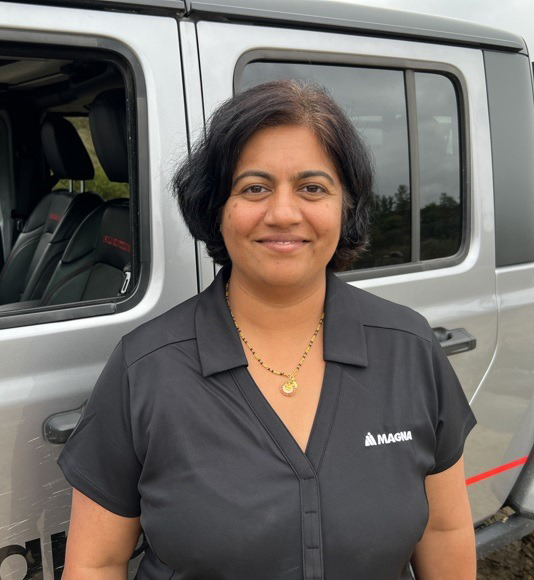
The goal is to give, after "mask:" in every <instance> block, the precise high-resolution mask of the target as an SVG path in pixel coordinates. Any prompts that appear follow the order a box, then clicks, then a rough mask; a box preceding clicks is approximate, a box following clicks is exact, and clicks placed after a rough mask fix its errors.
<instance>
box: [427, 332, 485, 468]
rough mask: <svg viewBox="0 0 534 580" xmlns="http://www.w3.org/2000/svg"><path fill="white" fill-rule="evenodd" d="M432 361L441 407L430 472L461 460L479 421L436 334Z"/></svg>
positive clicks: (433, 341)
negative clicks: (465, 446) (466, 441)
mask: <svg viewBox="0 0 534 580" xmlns="http://www.w3.org/2000/svg"><path fill="white" fill-rule="evenodd" d="M432 364H433V370H434V380H435V388H436V401H437V405H438V409H437V424H436V429H435V431H436V449H435V454H434V458H435V465H434V467H433V468H432V469H431V470H430V471H429V472H428V475H433V474H435V473H439V472H441V471H445V469H448V468H449V467H451V466H452V465H454V464H455V463H456V462H457V461H458V460H459V459H460V457H461V455H462V453H463V450H464V444H465V440H466V439H467V436H468V435H469V432H470V431H471V429H472V428H473V427H474V426H475V425H476V423H477V420H476V418H475V415H474V413H473V411H472V410H471V407H470V406H469V402H468V401H467V398H466V396H465V393H464V391H463V389H462V386H461V384H460V381H459V380H458V377H457V376H456V373H455V372H454V369H453V368H452V366H451V363H450V362H449V359H448V358H447V355H446V354H445V352H444V351H443V348H442V346H441V345H440V343H439V340H438V339H437V338H436V337H435V336H434V333H432Z"/></svg>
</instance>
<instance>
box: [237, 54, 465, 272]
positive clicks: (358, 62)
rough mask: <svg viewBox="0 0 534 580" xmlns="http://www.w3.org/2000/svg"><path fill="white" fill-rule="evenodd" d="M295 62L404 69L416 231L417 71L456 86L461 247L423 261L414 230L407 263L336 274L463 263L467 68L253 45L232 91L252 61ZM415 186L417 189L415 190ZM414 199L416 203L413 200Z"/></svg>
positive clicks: (243, 58)
mask: <svg viewBox="0 0 534 580" xmlns="http://www.w3.org/2000/svg"><path fill="white" fill-rule="evenodd" d="M258 61H263V62H270V63H275V62H291V63H295V64H312V65H313V64H320V65H325V64H330V65H337V66H358V67H369V68H385V69H390V70H400V71H402V72H403V73H404V79H405V87H406V102H407V113H408V147H409V155H410V157H409V171H410V191H411V199H412V204H411V206H412V224H411V227H412V234H413V228H414V224H415V227H416V228H417V229H418V230H419V229H420V219H419V213H420V191H419V153H418V129H417V110H416V101H415V73H417V72H425V73H435V74H441V75H443V76H445V77H447V78H448V79H449V80H450V81H451V83H452V85H453V87H454V90H455V93H456V99H457V104H458V125H459V132H458V134H459V140H460V202H461V212H462V228H461V238H460V247H459V249H458V251H457V252H456V253H455V254H453V255H452V256H447V257H445V258H434V259H431V260H424V261H421V260H420V259H419V258H420V255H419V253H420V236H419V237H418V239H417V241H416V242H414V236H413V235H412V236H411V238H412V242H411V243H412V246H411V253H412V255H411V259H412V260H413V258H414V257H415V256H417V258H418V260H417V261H410V262H407V263H406V264H396V265H391V266H379V267H377V268H367V269H361V270H349V271H346V272H339V273H338V275H339V276H340V277H341V278H342V279H343V280H345V281H346V282H352V281H358V280H368V279H373V278H382V277H389V276H397V275H400V274H409V273H413V272H425V271H428V270H436V269H441V268H450V267H453V266H456V265H458V264H460V263H461V262H463V261H464V260H465V258H466V257H467V255H468V253H469V245H470V232H471V197H472V192H471V156H470V151H471V149H470V138H469V130H468V128H469V107H468V91H467V83H466V80H465V77H464V75H463V73H462V72H461V71H460V70H459V69H458V68H457V67H456V66H454V65H452V64H447V63H442V62H430V61H420V60H416V59H406V58H394V57H382V56H365V55H357V54H337V53H321V52H318V51H312V50H310V51H304V50H290V49H275V48H273V49H253V50H249V51H247V52H245V53H243V54H242V55H241V56H240V57H239V59H238V60H237V62H236V64H235V67H234V79H233V90H234V93H235V92H236V91H237V90H238V88H239V87H240V85H241V79H242V76H243V71H244V69H245V67H246V66H247V65H248V64H251V63H252V62H258ZM415 187H417V189H415ZM414 200H416V201H415V203H414Z"/></svg>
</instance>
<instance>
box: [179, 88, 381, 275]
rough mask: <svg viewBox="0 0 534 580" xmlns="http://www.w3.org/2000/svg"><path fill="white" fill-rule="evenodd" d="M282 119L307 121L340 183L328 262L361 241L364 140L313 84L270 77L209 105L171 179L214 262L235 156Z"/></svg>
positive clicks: (356, 249) (366, 166)
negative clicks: (337, 229) (200, 132)
mask: <svg viewBox="0 0 534 580" xmlns="http://www.w3.org/2000/svg"><path fill="white" fill-rule="evenodd" d="M282 125H304V126H306V127H309V128H310V129H311V130H312V131H313V132H314V133H315V134H316V135H317V137H318V138H319V140H320V141H321V142H322V144H323V146H324V147H325V150H326V152H327V154H328V155H329V156H330V158H331V160H332V162H333V164H334V166H335V167H336V169H337V172H338V175H339V178H340V181H341V184H342V187H343V212H342V224H341V235H340V238H339V243H338V245H337V248H336V251H335V253H334V255H333V256H332V258H331V260H330V262H329V264H328V265H329V266H330V267H331V268H333V269H334V270H343V269H347V268H349V267H350V266H351V265H352V264H353V262H354V260H355V259H356V258H357V257H358V256H359V255H360V253H361V252H362V251H363V250H364V249H365V248H366V246H367V244H368V238H369V223H370V208H371V203H372V189H373V169H372V165H371V160H370V155H369V152H368V150H367V146H366V145H365V143H364V142H363V140H362V138H361V137H360V136H359V134H358V133H357V131H356V130H355V128H354V126H353V124H352V122H351V121H350V119H349V118H348V116H347V115H346V113H345V112H344V111H343V109H342V108H341V107H340V106H339V105H337V103H336V102H335V101H334V100H333V99H332V98H331V97H330V95H329V94H328V93H327V91H326V90H325V89H324V88H322V87H321V86H319V85H316V84H312V83H302V82H299V81H295V80H278V81H271V82H268V83H263V84H261V85H256V86H254V87H252V88H250V89H248V90H246V91H243V92H240V93H237V94H235V95H234V96H233V97H231V98H230V99H228V100H227V101H225V102H224V103H223V104H222V105H220V106H219V107H218V108H217V110H216V111H215V112H214V113H213V115H212V117H211V119H210V122H209V124H208V128H207V131H206V134H205V135H204V137H202V138H201V139H199V141H197V143H196V144H195V145H194V147H193V149H192V151H191V153H190V155H189V157H188V158H187V159H186V160H185V161H184V162H183V163H182V165H180V167H179V168H178V170H177V171H176V174H175V176H174V179H173V192H174V195H175V197H176V198H177V200H178V204H179V207H180V211H181V212H182V215H183V217H184V220H185V222H186V224H187V227H188V228H189V231H190V232H191V235H192V236H193V237H195V238H197V239H199V240H201V241H203V242H204V243H205V244H206V248H207V251H208V254H209V255H210V256H211V257H212V258H213V260H214V261H215V262H216V263H218V264H220V265H223V266H224V265H226V264H229V263H230V256H229V255H228V251H227V250H226V246H225V244H224V240H223V237H222V234H221V231H220V224H221V212H222V208H223V206H224V204H225V203H226V201H227V199H228V197H229V195H230V191H231V184H232V179H233V174H234V171H235V167H236V165H237V161H238V159H239V156H240V154H241V152H242V151H243V148H244V147H245V145H246V143H247V141H248V140H249V139H250V138H251V136H252V135H253V134H254V133H255V132H256V131H258V130H259V129H263V128H267V127H277V126H282Z"/></svg>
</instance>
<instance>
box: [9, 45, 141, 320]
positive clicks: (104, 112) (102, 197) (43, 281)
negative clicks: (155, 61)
mask: <svg viewBox="0 0 534 580" xmlns="http://www.w3.org/2000/svg"><path fill="white" fill-rule="evenodd" d="M15 49H16V53H15V52H14V53H13V54H8V53H6V54H3V55H2V54H0V86H2V89H3V93H2V98H1V100H0V117H1V119H2V122H3V124H4V125H5V129H6V130H5V131H3V132H2V134H3V135H4V140H6V139H7V140H8V143H7V144H6V146H3V148H2V151H3V152H6V151H9V152H10V154H2V155H1V156H0V162H1V163H2V168H1V173H2V174H4V175H9V176H12V179H11V180H10V181H9V182H8V181H6V180H4V181H3V182H2V188H1V189H0V198H1V199H0V208H1V210H2V215H1V218H2V219H1V220H0V228H1V236H0V238H1V239H2V241H3V255H4V262H5V263H4V264H3V265H2V264H0V266H1V269H0V318H1V317H2V316H7V315H10V314H13V313H17V314H21V313H22V314H24V313H25V312H27V311H35V310H36V309H43V308H46V309H47V310H50V308H55V307H57V308H59V307H60V306H61V309H60V310H58V319H60V318H61V315H62V313H64V312H65V310H64V305H66V304H68V305H71V306H80V305H83V304H84V303H94V302H95V301H96V302H102V301H109V300H112V301H123V300H124V299H125V298H127V297H128V296H129V295H130V294H131V293H132V291H133V289H134V286H135V283H136V279H137V271H136V265H135V262H134V259H133V257H134V255H135V244H136V239H137V231H136V230H135V229H134V226H133V224H135V223H136V221H135V220H134V219H132V206H133V205H134V204H135V203H136V200H137V198H136V191H135V188H134V184H135V180H134V179H132V167H135V166H134V160H135V159H136V155H135V148H136V140H135V139H136V136H135V134H133V132H132V131H133V129H129V128H130V127H135V123H131V122H129V119H130V118H131V117H132V116H133V115H134V114H135V111H133V110H132V109H131V107H133V105H130V106H128V102H130V103H135V98H128V90H130V91H131V90H132V89H127V88H126V87H127V86H132V83H129V84H128V83H127V82H126V78H125V74H127V73H126V72H125V71H126V67H125V65H124V64H123V63H122V62H121V63H120V64H119V62H115V61H114V60H113V58H112V57H111V56H110V55H109V53H106V54H105V55H104V54H103V55H102V57H101V58H98V56H96V55H95V53H94V52H93V51H91V54H87V55H85V54H84V52H83V50H79V49H76V51H75V52H73V53H72V54H69V53H64V54H61V56H59V55H57V50H60V49H50V50H48V52H50V56H47V50H46V49H39V51H37V50H34V51H31V50H29V49H28V50H27V51H26V49H25V48H23V47H13V50H15ZM35 54H39V57H35ZM56 55H57V56H56ZM78 312H79V314H78V315H79V316H83V315H84V314H83V312H82V311H78ZM65 315H66V316H70V317H72V315H68V314H65ZM87 315H91V314H90V313H88V314H87ZM49 319H50V317H48V320H49ZM32 320H34V321H35V320H38V318H36V317H35V316H34V317H33V318H32Z"/></svg>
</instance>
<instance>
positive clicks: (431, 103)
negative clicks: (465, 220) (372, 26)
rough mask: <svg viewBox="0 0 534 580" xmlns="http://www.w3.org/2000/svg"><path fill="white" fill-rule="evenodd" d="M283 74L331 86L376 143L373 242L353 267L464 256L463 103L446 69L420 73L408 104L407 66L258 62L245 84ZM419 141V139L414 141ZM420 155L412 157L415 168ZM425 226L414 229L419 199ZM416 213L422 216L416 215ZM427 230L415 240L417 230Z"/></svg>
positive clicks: (243, 77) (246, 73)
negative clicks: (413, 151) (412, 126)
mask: <svg viewBox="0 0 534 580" xmlns="http://www.w3.org/2000/svg"><path fill="white" fill-rule="evenodd" d="M281 78H295V79H299V80H304V81H307V80H311V81H315V82H317V83H318V84H320V85H322V86H324V87H326V88H327V89H328V90H329V91H330V93H331V94H332V96H333V97H334V99H336V101H337V102H338V103H339V104H340V105H341V106H342V107H344V109H345V110H346V112H347V113H348V115H349V117H350V118H351V120H352V121H353V123H354V125H355V127H356V129H357V130H358V131H359V133H360V134H361V135H362V137H363V138H364V140H365V141H366V142H367V144H368V145H369V146H370V149H371V152H372V156H373V161H374V165H375V173H376V183H375V193H374V217H373V225H372V229H371V243H370V248H369V250H368V251H367V252H365V253H364V254H363V255H362V256H361V257H360V258H359V259H358V260H357V262H356V263H355V264H353V265H352V266H351V268H350V269H362V268H376V267H381V266H392V265H399V264H405V263H409V262H418V261H420V260H431V259H435V258H443V257H447V256H452V255H454V254H456V253H457V252H458V250H459V248H460V244H461V232H462V213H461V197H460V195H461V193H460V192H461V173H460V139H459V121H458V104H457V97H456V91H455V88H454V85H453V83H452V81H451V80H450V79H448V78H447V77H446V76H444V75H440V74H435V73H431V72H415V73H414V75H413V77H411V78H415V94H416V98H415V102H414V103H411V108H410V107H408V102H407V96H406V95H407V90H406V83H405V71H401V70H393V69H373V68H367V67H352V66H338V65H321V64H300V63H287V62H251V63H249V64H248V65H246V66H245V68H244V70H243V72H242V75H241V79H240V85H239V87H238V88H239V90H241V89H243V90H244V89H246V88H248V87H250V86H253V85H256V84H260V83H263V82H267V81H269V80H275V79H281ZM408 110H416V111H417V115H416V116H417V137H418V142H419V151H418V153H419V155H418V161H419V165H418V167H417V171H418V177H419V179H418V182H419V186H418V190H417V191H413V187H412V184H411V181H410V148H409V142H410V141H409V130H408V127H409V124H408V115H407V111H408ZM412 142H413V143H415V142H416V139H415V136H414V139H412ZM415 164H416V160H413V159H412V165H413V166H414V167H415V166H416V165H415ZM413 196H417V197H416V198H415V199H417V201H418V202H419V207H420V214H419V219H420V224H419V225H420V228H412V227H411V223H412V219H413V217H412V214H414V212H413V208H412V198H413ZM414 216H417V214H416V213H415V214H414ZM419 229H420V239H419V240H416V241H415V242H416V243H413V242H414V241H413V240H412V232H417V231H418V230H419Z"/></svg>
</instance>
